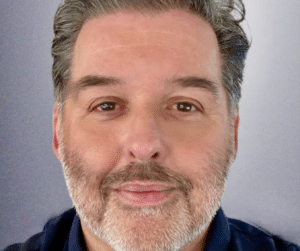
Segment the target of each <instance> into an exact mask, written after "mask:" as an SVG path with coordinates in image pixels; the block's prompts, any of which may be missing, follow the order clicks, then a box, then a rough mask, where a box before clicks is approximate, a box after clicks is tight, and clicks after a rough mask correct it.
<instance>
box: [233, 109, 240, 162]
mask: <svg viewBox="0 0 300 251" xmlns="http://www.w3.org/2000/svg"><path fill="white" fill-rule="evenodd" d="M239 124H240V115H239V114H237V115H236V117H235V121H234V143H235V153H234V159H235V158H236V155H237V151H238V132H239Z"/></svg>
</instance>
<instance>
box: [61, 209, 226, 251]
mask: <svg viewBox="0 0 300 251" xmlns="http://www.w3.org/2000/svg"><path fill="white" fill-rule="evenodd" d="M82 238H83V236H82V230H81V225H80V220H79V217H78V215H75V217H74V220H73V223H72V226H71V230H70V234H69V240H68V241H67V242H66V246H65V248H64V251H83V250H82V249H81V248H80V244H79V243H80V240H82ZM229 243H230V229H229V223H228V220H227V218H226V217H225V215H224V213H223V210H222V209H221V208H220V209H219V210H218V212H217V214H216V216H215V218H214V220H213V222H212V225H211V231H210V238H209V240H208V244H207V246H206V248H205V251H216V250H218V251H227V250H228V247H229Z"/></svg>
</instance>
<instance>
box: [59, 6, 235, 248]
mask: <svg viewBox="0 0 300 251" xmlns="http://www.w3.org/2000/svg"><path fill="white" fill-rule="evenodd" d="M221 79H222V76H221V56H220V52H219V48H218V43H217V38H216V35H215V33H214V31H213V29H212V28H211V27H210V26H209V24H208V23H207V22H205V21H204V20H202V19H201V18H199V17H197V16H194V15H191V14H188V13H186V12H183V11H170V12H166V13H161V14H158V15H153V16H150V15H141V14H122V13H119V14H115V15H111V16H105V17H100V18H96V19H93V20H90V21H88V22H86V23H85V24H84V26H83V27H82V29H81V31H80V33H79V36H78V40H77V41H76V44H75V51H74V57H73V65H72V81H71V82H70V83H69V86H68V88H67V93H68V96H67V97H68V98H67V99H66V102H65V106H64V112H63V120H61V118H60V117H59V116H58V114H57V111H56V110H55V112H54V128H55V129H54V150H55V153H56V155H57V156H58V158H59V159H60V160H61V162H62V163H63V167H64V173H65V176H66V180H67V185H68V189H69V192H70V195H71V197H72V199H73V202H74V205H75V207H76V209H77V212H78V214H79V216H80V219H81V224H82V225H83V229H89V230H91V232H92V233H93V234H94V235H95V236H97V237H100V238H102V239H104V240H105V241H106V242H107V243H108V244H109V245H110V246H112V247H113V248H114V249H116V250H131V251H135V250H178V249H179V248H181V247H182V246H183V245H185V244H186V243H187V242H190V241H191V240H192V239H195V237H196V236H198V235H200V234H201V232H203V231H204V230H205V229H207V226H208V225H209V223H210V221H211V219H212V217H213V216H214V214H215V212H216V211H217V209H218V208H219V205H220V199H221V196H222V194H223V190H224V185H225V179H226V175H227V171H228V167H229V163H230V162H231V160H232V157H233V152H234V146H235V143H236V142H235V138H234V135H235V132H234V127H233V126H232V124H234V121H232V119H230V118H229V114H228V110H227V102H226V93H225V90H224V88H223V87H222V84H221ZM235 129H236V128H235Z"/></svg>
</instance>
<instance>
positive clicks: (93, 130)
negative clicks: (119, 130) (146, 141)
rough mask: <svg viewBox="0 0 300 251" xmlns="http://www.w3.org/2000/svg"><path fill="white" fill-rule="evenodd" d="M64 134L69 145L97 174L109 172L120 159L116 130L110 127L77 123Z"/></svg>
mask: <svg viewBox="0 0 300 251" xmlns="http://www.w3.org/2000/svg"><path fill="white" fill-rule="evenodd" d="M64 135H65V140H64V141H65V144H67V147H68V148H69V149H70V150H71V151H72V152H74V153H76V154H77V155H79V158H80V159H81V160H82V161H83V162H84V163H85V166H87V167H88V168H89V171H91V172H94V173H95V174H99V173H101V172H109V171H110V170H111V169H112V168H113V167H114V166H115V165H116V163H117V162H118V161H119V158H120V155H121V149H120V148H119V147H118V144H117V142H118V140H117V135H116V133H115V130H113V129H112V128H110V127H101V128H99V125H98V126H97V125H96V126H94V127H93V126H92V125H91V124H89V123H77V124H73V125H72V126H70V127H69V129H68V130H67V132H66V133H64Z"/></svg>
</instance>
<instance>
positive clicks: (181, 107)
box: [177, 103, 192, 112]
mask: <svg viewBox="0 0 300 251" xmlns="http://www.w3.org/2000/svg"><path fill="white" fill-rule="evenodd" d="M177 108H178V110H180V111H182V112H187V111H191V110H192V106H191V105H190V104H188V103H180V104H178V106H177Z"/></svg>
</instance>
